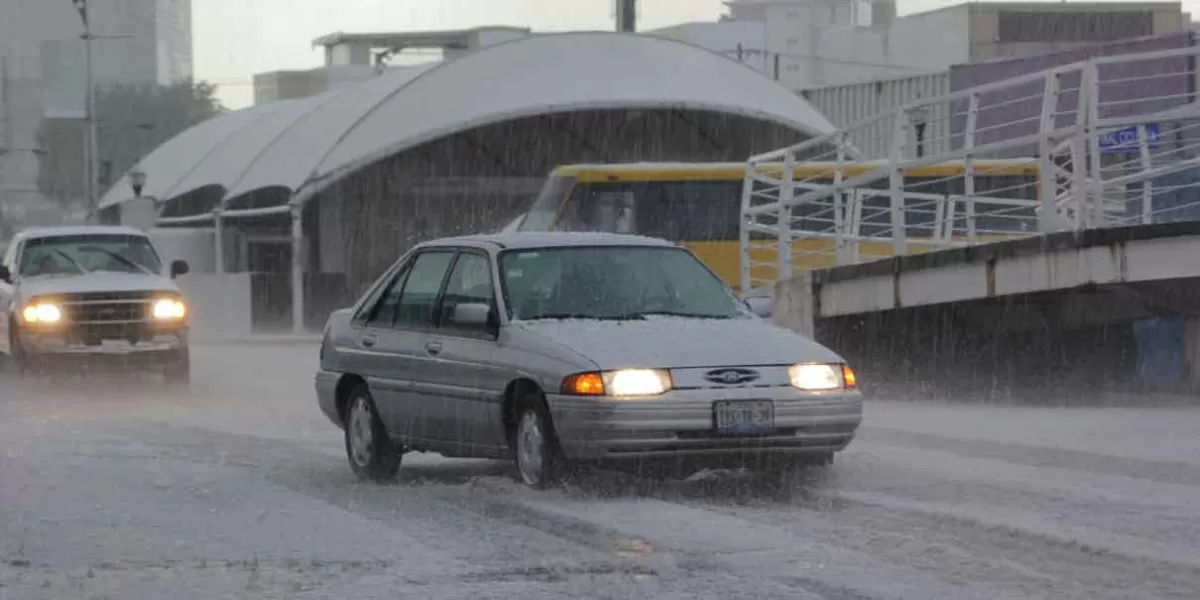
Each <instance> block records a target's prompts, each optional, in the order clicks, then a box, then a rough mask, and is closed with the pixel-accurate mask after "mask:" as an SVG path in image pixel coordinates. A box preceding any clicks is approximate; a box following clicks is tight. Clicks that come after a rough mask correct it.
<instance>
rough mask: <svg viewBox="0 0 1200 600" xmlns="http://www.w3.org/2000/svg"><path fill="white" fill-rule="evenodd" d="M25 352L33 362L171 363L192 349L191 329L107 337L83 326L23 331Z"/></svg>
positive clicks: (152, 329) (159, 329)
mask: <svg viewBox="0 0 1200 600" xmlns="http://www.w3.org/2000/svg"><path fill="white" fill-rule="evenodd" d="M20 344H21V353H22V355H23V356H24V357H25V359H26V360H27V361H29V362H43V363H45V362H55V363H58V362H68V361H80V362H84V363H98V362H109V363H114V364H147V365H153V364H169V363H171V362H174V361H178V360H180V359H181V356H182V355H184V354H186V352H187V348H188V328H186V327H147V328H145V329H144V330H142V331H139V332H138V333H137V335H123V336H118V335H115V334H114V335H107V332H105V331H99V332H97V331H95V330H93V329H89V328H83V327H80V326H68V327H64V328H61V329H49V328H47V329H37V328H23V329H22V330H21V333H20Z"/></svg>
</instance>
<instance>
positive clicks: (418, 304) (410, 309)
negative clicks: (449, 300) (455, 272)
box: [393, 252, 454, 327]
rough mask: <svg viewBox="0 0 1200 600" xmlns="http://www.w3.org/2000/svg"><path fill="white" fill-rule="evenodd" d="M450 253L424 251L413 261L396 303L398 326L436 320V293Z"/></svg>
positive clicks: (419, 324) (425, 324)
mask: <svg viewBox="0 0 1200 600" xmlns="http://www.w3.org/2000/svg"><path fill="white" fill-rule="evenodd" d="M453 259H454V253H453V252H425V253H423V254H421V255H420V256H417V259H416V260H415V261H414V262H413V266H412V268H411V269H410V270H409V272H408V277H407V278H406V280H405V282H404V291H403V293H401V294H400V302H399V303H398V304H397V305H396V317H395V319H394V320H393V323H394V324H395V325H396V326H398V327H430V326H432V325H433V324H434V321H435V319H436V315H435V312H436V310H435V309H436V308H437V301H438V293H439V292H441V291H442V283H443V282H444V281H445V280H446V271H447V270H449V269H450V261H452V260H453Z"/></svg>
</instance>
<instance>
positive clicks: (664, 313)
mask: <svg viewBox="0 0 1200 600" xmlns="http://www.w3.org/2000/svg"><path fill="white" fill-rule="evenodd" d="M636 314H637V315H639V316H641V317H642V318H646V317H648V316H666V317H685V318H689V319H731V318H732V317H730V316H728V315H714V314H712V313H697V312H686V311H681V310H645V311H642V312H639V313H636Z"/></svg>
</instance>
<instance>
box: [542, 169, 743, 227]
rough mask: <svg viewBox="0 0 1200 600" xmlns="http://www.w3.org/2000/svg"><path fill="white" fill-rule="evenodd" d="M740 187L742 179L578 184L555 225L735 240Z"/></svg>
mask: <svg viewBox="0 0 1200 600" xmlns="http://www.w3.org/2000/svg"><path fill="white" fill-rule="evenodd" d="M741 192H742V182H741V181H649V182H637V183H624V182H622V183H581V184H579V185H577V186H576V187H575V190H574V192H573V193H572V194H571V198H570V199H569V200H568V201H567V205H566V206H565V207H564V209H563V212H562V214H561V215H560V217H559V221H558V223H557V224H556V226H555V228H556V229H561V230H566V231H606V232H610V233H637V234H640V235H648V236H652V237H659V238H664V239H668V240H672V241H677V242H683V241H687V242H693V241H694V242H701V241H722V240H736V239H738V223H739V216H738V215H739V214H740V210H741Z"/></svg>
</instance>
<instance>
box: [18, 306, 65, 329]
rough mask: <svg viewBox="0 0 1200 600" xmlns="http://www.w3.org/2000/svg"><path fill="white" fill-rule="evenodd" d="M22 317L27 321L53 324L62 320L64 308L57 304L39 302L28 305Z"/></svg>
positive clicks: (22, 312)
mask: <svg viewBox="0 0 1200 600" xmlns="http://www.w3.org/2000/svg"><path fill="white" fill-rule="evenodd" d="M21 317H22V318H23V319H25V322H26V323H30V324H46V325H53V324H54V323H57V322H59V321H61V320H62V309H60V308H59V307H58V305H57V304H52V303H49V302H38V303H35V304H30V305H28V306H26V307H25V309H24V310H22V311H21Z"/></svg>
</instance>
